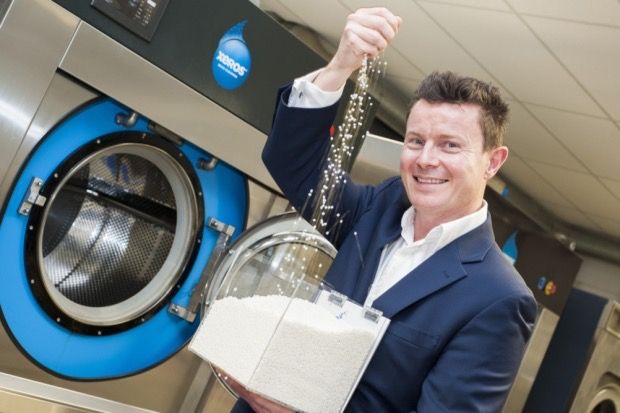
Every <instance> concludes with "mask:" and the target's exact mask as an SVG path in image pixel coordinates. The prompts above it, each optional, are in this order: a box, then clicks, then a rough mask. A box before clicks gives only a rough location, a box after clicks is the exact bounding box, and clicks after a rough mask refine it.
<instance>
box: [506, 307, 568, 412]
mask: <svg viewBox="0 0 620 413" xmlns="http://www.w3.org/2000/svg"><path fill="white" fill-rule="evenodd" d="M559 319H560V318H559V316H558V315H557V314H555V313H553V312H551V311H549V310H547V309H546V308H544V307H543V308H542V310H541V311H540V313H539V314H538V319H537V320H536V324H535V326H534V331H533V332H532V337H531V338H530V341H529V343H528V345H527V348H526V349H525V354H524V355H523V360H522V361H521V365H520V366H519V371H518V372H517V377H516V378H515V381H514V383H513V384H512V388H511V389H510V393H509V394H508V398H507V400H506V404H505V405H504V409H503V410H502V411H503V412H504V413H519V412H522V411H523V407H524V406H525V402H526V401H527V397H528V395H529V393H530V390H531V389H532V384H534V379H535V378H536V374H538V369H539V368H540V363H541V362H542V359H543V357H544V356H545V353H546V351H547V347H549V342H550V341H551V337H552V336H553V332H554V331H555V327H556V326H557V324H558V321H559Z"/></svg>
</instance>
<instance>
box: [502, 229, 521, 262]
mask: <svg viewBox="0 0 620 413" xmlns="http://www.w3.org/2000/svg"><path fill="white" fill-rule="evenodd" d="M502 252H503V253H504V255H505V256H506V258H508V260H509V261H510V263H511V264H514V263H515V261H517V257H518V255H519V250H518V249H517V231H515V232H513V233H512V234H510V236H509V237H508V238H507V239H506V241H504V245H502Z"/></svg>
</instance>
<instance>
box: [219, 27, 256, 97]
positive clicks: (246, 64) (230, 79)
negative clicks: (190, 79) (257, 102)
mask: <svg viewBox="0 0 620 413" xmlns="http://www.w3.org/2000/svg"><path fill="white" fill-rule="evenodd" d="M247 22H248V21H247V20H244V21H242V22H239V23H237V24H235V25H234V26H233V27H231V28H230V29H228V31H227V32H226V33H224V36H222V38H221V39H220V43H219V44H218V47H217V50H216V51H215V54H214V55H213V61H212V62H211V71H212V72H213V77H215V81H216V82H217V84H218V85H220V86H221V87H222V88H224V89H229V90H231V89H236V88H238V87H239V86H241V85H242V84H244V83H245V81H246V80H247V79H248V75H249V73H250V68H251V67H252V57H251V56H250V50H249V49H248V46H247V45H246V44H245V40H244V39H243V29H244V28H245V25H246V23H247Z"/></svg>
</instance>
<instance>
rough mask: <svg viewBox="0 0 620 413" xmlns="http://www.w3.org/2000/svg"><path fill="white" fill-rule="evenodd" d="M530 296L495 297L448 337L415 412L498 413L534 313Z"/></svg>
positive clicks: (533, 318)
mask: <svg viewBox="0 0 620 413" xmlns="http://www.w3.org/2000/svg"><path fill="white" fill-rule="evenodd" d="M536 312H537V310H536V302H535V301H534V299H533V298H532V296H531V295H526V294H515V295H512V296H509V297H506V298H504V299H501V300H499V301H496V302H494V303H493V304H491V305H489V306H488V307H487V308H485V309H484V310H482V311H481V312H480V313H479V314H478V315H477V316H476V317H474V318H473V319H472V320H470V321H469V322H468V323H467V324H466V325H465V326H464V327H463V328H462V329H461V330H460V331H459V332H458V333H457V334H456V335H455V336H454V337H453V339H452V340H451V341H450V342H448V344H447V345H446V348H445V350H444V352H443V353H442V354H441V356H440V358H439V359H438V360H437V362H436V364H435V366H434V367H433V368H432V370H431V372H430V374H429V375H428V376H427V377H426V379H425V381H424V383H423V385H422V393H421V396H420V399H419V401H418V406H417V412H418V413H434V412H437V413H439V412H455V413H456V412H469V413H473V412H484V413H492V412H500V411H501V410H502V407H503V404H504V402H505V400H506V397H507V394H508V392H509V390H510V387H511V385H512V382H513V380H514V377H515V375H516V373H517V370H518V368H519V364H520V362H521V358H522V356H523V353H524V351H525V346H526V344H527V341H528V340H529V337H530V335H531V331H532V328H533V324H534V321H535V318H536Z"/></svg>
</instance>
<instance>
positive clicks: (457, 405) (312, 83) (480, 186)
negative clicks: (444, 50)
mask: <svg viewBox="0 0 620 413" xmlns="http://www.w3.org/2000/svg"><path fill="white" fill-rule="evenodd" d="M400 23H401V21H400V18H398V17H397V16H395V15H393V14H392V13H391V12H389V11H388V10H386V9H384V8H371V9H360V10H358V11H357V12H355V13H353V14H352V15H350V16H349V18H348V20H347V23H346V26H345V29H344V31H343V34H342V37H341V40H340V44H339V47H338V50H337V52H336V54H335V55H334V57H333V58H332V60H331V61H330V62H329V63H328V64H327V66H326V67H324V68H322V69H320V70H318V71H316V72H314V73H311V74H309V75H307V76H305V77H303V78H299V79H296V80H295V82H294V83H293V85H292V86H288V87H285V88H283V89H282V90H281V91H280V94H279V96H278V104H277V108H276V113H275V116H274V125H273V129H272V131H271V133H270V136H269V139H268V141H267V144H266V146H265V149H264V152H263V160H264V162H265V164H266V165H267V167H268V169H269V171H270V172H271V174H272V176H273V177H274V179H275V181H276V182H277V183H278V185H280V187H281V189H282V191H283V192H284V194H285V195H286V196H287V197H288V198H289V200H290V201H291V203H292V204H293V205H295V206H296V207H297V208H298V210H301V209H302V207H303V205H304V204H305V203H306V201H307V200H306V197H307V194H308V193H309V191H310V190H311V189H313V188H315V187H316V184H317V182H318V180H319V178H320V171H321V169H322V162H323V160H324V159H325V153H326V151H327V149H328V147H329V135H328V131H329V129H330V125H331V124H332V123H333V122H334V119H335V116H336V111H337V101H338V100H339V98H340V96H341V94H342V87H343V85H344V83H345V81H346V79H347V78H348V77H349V76H350V75H351V74H352V73H353V72H354V71H355V70H357V69H358V68H359V67H360V65H361V63H362V59H363V57H364V56H365V55H366V56H370V57H372V56H376V55H377V54H378V53H379V52H381V51H382V50H383V49H385V47H387V45H388V44H389V42H390V41H391V40H392V39H393V38H394V36H395V35H396V32H397V31H398V28H399V26H400ZM507 116H508V107H507V105H506V104H505V103H504V102H503V100H502V99H501V97H500V95H499V92H498V90H497V88H495V87H493V86H491V85H489V84H487V83H485V82H482V81H479V80H476V79H473V78H470V77H463V76H459V75H456V74H454V73H451V72H444V73H432V74H431V75H429V76H428V77H427V78H426V79H424V80H423V81H422V83H421V84H420V86H419V88H418V89H417V91H416V93H415V95H414V96H413V105H412V107H411V109H410V112H409V116H408V119H407V129H406V131H405V138H404V145H403V149H402V154H401V158H400V171H401V176H400V177H393V178H390V179H388V180H386V181H384V182H382V183H381V184H379V185H378V186H367V185H358V184H355V183H354V182H352V181H351V180H350V179H346V180H345V181H344V182H343V183H342V187H341V188H340V190H341V194H342V196H341V199H340V202H339V204H338V208H339V210H338V212H339V213H340V216H344V217H345V218H344V220H343V223H342V224H341V226H340V230H339V238H338V239H337V240H335V243H336V247H337V248H338V250H339V251H338V255H337V256H336V258H335V260H334V262H333V264H332V266H331V268H330V270H329V272H328V274H327V279H328V281H329V282H330V283H331V284H333V286H334V287H335V288H336V289H337V290H339V291H340V292H342V293H344V294H346V295H347V296H349V297H350V298H352V299H353V300H356V301H358V302H360V303H365V304H366V305H371V306H373V307H375V308H377V309H379V310H381V311H382V312H383V314H384V315H385V316H386V317H388V318H390V319H391V323H390V326H389V328H388V330H387V332H386V334H385V336H384V337H383V340H382V342H381V343H380V345H379V347H378V348H377V351H376V352H375V354H374V356H373V358H372V360H371V361H370V364H369V365H368V368H367V370H366V371H365V373H364V375H363V377H362V379H361V381H360V383H359V385H358V387H357V389H356V390H355V392H354V394H353V396H352V398H351V400H350V402H349V404H348V406H347V408H346V411H347V412H372V413H391V412H395V413H397V412H419V413H428V412H484V413H491V412H498V411H500V410H501V408H502V406H503V403H504V401H505V399H506V396H507V394H508V391H509V390H510V386H511V384H512V381H513V380H514V377H515V375H516V372H517V369H518V366H519V364H520V361H521V357H522V355H523V351H524V349H525V345H526V343H527V340H528V339H529V337H530V334H531V330H532V326H533V323H534V320H535V317H536V302H535V300H534V298H533V295H532V293H531V291H530V290H529V289H528V288H527V286H526V285H525V283H524V281H523V279H522V278H521V277H520V275H519V274H518V273H517V272H516V271H515V269H514V267H513V266H512V265H511V264H510V263H509V262H508V260H507V259H506V258H504V256H503V254H502V252H501V250H500V249H499V247H498V246H497V244H496V243H495V241H494V238H493V230H492V227H491V219H490V216H489V214H488V207H487V204H486V202H485V201H484V199H483V194H484V189H485V186H486V183H487V181H488V180H489V179H490V178H491V177H493V176H494V175H495V174H496V173H497V171H498V170H499V168H500V167H501V166H502V164H503V163H504V162H505V160H506V158H507V156H508V149H507V148H506V147H505V146H503V144H502V137H503V134H504V130H505V126H506V122H507ZM274 379H275V378H274ZM237 388H238V390H239V392H240V395H241V397H242V398H243V400H240V401H239V402H238V403H237V405H236V406H235V408H234V411H235V412H248V411H252V410H254V411H257V412H282V411H287V410H286V409H284V408H283V407H282V406H278V405H277V404H275V403H273V402H271V401H269V400H266V399H264V398H262V397H259V396H257V395H255V394H252V393H249V392H247V391H245V390H244V389H242V388H239V387H238V386H237Z"/></svg>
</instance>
